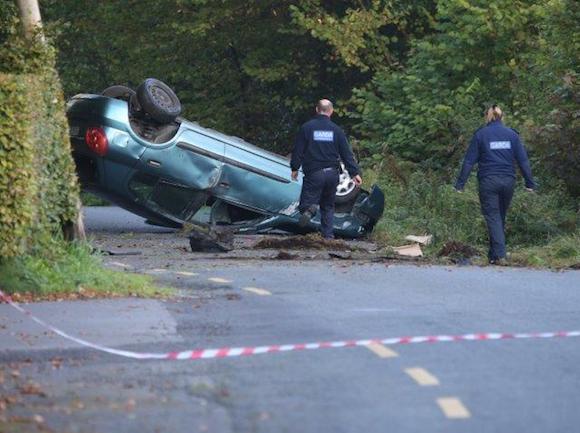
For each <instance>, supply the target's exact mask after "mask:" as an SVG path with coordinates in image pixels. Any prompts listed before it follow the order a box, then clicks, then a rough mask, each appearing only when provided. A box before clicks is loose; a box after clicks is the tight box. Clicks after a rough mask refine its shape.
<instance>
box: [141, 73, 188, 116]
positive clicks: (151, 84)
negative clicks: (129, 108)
mask: <svg viewBox="0 0 580 433" xmlns="http://www.w3.org/2000/svg"><path fill="white" fill-rule="evenodd" d="M137 100H138V101H139V105H141V108H142V109H143V111H144V112H145V113H147V114H148V115H149V116H150V117H151V118H152V119H153V120H155V121H156V122H159V123H171V122H173V121H174V120H175V119H176V118H177V116H179V115H180V114H181V102H179V99H178V98H177V95H176V94H175V93H174V92H173V90H171V88H170V87H169V86H168V85H167V84H165V83H164V82H162V81H159V80H156V79H155V78H147V79H146V80H145V81H144V82H143V83H141V84H140V85H139V87H138V88H137Z"/></svg>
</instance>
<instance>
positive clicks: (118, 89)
mask: <svg viewBox="0 0 580 433" xmlns="http://www.w3.org/2000/svg"><path fill="white" fill-rule="evenodd" d="M101 95H103V96H106V97H107V98H115V99H122V100H123V101H127V102H129V100H130V99H131V97H132V96H134V95H135V91H134V90H133V89H130V88H129V87H127V86H111V87H107V88H106V89H105V90H103V92H102V93H101Z"/></svg>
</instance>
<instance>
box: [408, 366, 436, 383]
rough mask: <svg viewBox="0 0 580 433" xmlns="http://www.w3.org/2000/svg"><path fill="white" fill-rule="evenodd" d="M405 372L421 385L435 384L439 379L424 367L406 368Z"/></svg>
mask: <svg viewBox="0 0 580 433" xmlns="http://www.w3.org/2000/svg"><path fill="white" fill-rule="evenodd" d="M405 373H407V374H408V375H409V376H411V378H412V379H413V380H414V381H415V382H417V383H418V384H419V385H421V386H436V385H439V379H437V378H436V377H435V376H433V375H432V374H431V373H429V372H428V371H427V370H425V369H424V368H420V367H414V368H406V369H405Z"/></svg>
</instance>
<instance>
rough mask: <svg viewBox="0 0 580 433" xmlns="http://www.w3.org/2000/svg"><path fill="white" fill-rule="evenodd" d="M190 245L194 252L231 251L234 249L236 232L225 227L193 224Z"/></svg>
mask: <svg viewBox="0 0 580 433" xmlns="http://www.w3.org/2000/svg"><path fill="white" fill-rule="evenodd" d="M189 245H190V247H191V251H194V252H229V251H232V250H233V249H234V232H233V231H232V230H231V229H227V228H225V227H216V226H209V225H202V224H195V225H193V224H192V227H191V232H190V233H189Z"/></svg>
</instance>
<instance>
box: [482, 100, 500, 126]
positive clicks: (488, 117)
mask: <svg viewBox="0 0 580 433" xmlns="http://www.w3.org/2000/svg"><path fill="white" fill-rule="evenodd" d="M502 117H503V112H502V111H501V108H499V106H497V105H495V104H494V105H492V106H491V107H489V108H488V109H487V111H486V112H485V123H489V122H493V121H496V120H501V119H502Z"/></svg>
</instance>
